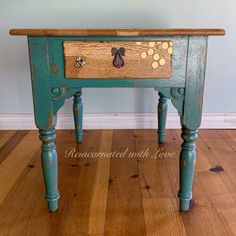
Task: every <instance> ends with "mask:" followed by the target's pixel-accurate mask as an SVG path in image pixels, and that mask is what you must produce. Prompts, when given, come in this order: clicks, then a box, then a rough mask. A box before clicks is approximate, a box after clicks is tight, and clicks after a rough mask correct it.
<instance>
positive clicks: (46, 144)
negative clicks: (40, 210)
mask: <svg viewBox="0 0 236 236" xmlns="http://www.w3.org/2000/svg"><path fill="white" fill-rule="evenodd" d="M39 133H40V136H39V137H40V140H41V141H42V152H41V162H42V169H43V177H44V184H45V189H46V193H45V198H46V200H47V203H48V209H49V210H50V211H52V212H55V211H56V210H57V208H58V199H59V192H58V162H57V152H56V145H55V142H54V141H55V138H56V133H55V129H54V128H52V129H48V130H39Z"/></svg>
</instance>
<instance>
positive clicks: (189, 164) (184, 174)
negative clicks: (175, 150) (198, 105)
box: [178, 127, 198, 211]
mask: <svg viewBox="0 0 236 236" xmlns="http://www.w3.org/2000/svg"><path fill="white" fill-rule="evenodd" d="M197 132H198V130H189V129H188V128H186V127H183V128H182V134H181V137H182V138H183V140H184V142H183V144H182V150H181V152H180V166H179V173H180V178H179V181H180V190H179V194H178V196H179V200H180V209H181V210H182V211H187V210H188V209H189V207H190V201H191V199H192V183H193V175H194V169H195V163H196V150H195V149H196V145H195V140H196V138H197Z"/></svg>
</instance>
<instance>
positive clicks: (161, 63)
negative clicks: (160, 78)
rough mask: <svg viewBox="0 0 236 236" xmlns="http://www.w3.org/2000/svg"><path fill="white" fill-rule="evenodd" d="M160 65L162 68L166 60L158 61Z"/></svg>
mask: <svg viewBox="0 0 236 236" xmlns="http://www.w3.org/2000/svg"><path fill="white" fill-rule="evenodd" d="M159 63H160V65H161V66H164V65H165V64H166V60H165V59H164V58H162V59H161V60H160V61H159Z"/></svg>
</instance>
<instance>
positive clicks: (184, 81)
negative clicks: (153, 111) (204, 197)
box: [10, 29, 225, 212]
mask: <svg viewBox="0 0 236 236" xmlns="http://www.w3.org/2000/svg"><path fill="white" fill-rule="evenodd" d="M10 34H11V35H26V36H28V45H29V58H30V65H31V78H32V88H33V100H34V113H35V123H36V126H37V127H38V129H39V133H40V139H41V141H42V155H41V158H42V167H43V175H44V182H45V188H46V195H45V196H46V200H47V202H48V208H49V210H50V211H52V212H54V211H56V210H57V208H58V199H59V192H58V162H57V152H56V145H55V138H56V133H55V127H56V120H57V119H56V118H57V112H58V110H59V108H61V107H62V105H63V104H64V101H65V99H66V98H70V97H72V96H74V104H73V111H74V120H75V133H76V140H77V141H78V142H81V141H82V135H83V130H82V110H83V106H82V101H81V94H82V92H81V90H82V88H83V87H152V88H154V89H155V90H157V91H159V95H160V99H159V104H158V138H159V142H160V143H163V142H164V137H165V124H166V113H167V99H171V101H172V103H173V105H174V106H175V108H176V109H177V110H178V113H179V116H180V120H181V125H182V135H181V137H182V139H183V144H182V150H181V153H180V190H179V194H178V196H179V199H180V210H182V211H187V210H188V209H189V207H190V201H191V199H192V182H193V175H194V168H195V162H196V151H195V148H196V145H195V140H196V138H197V136H198V128H199V126H200V122H201V114H202V101H203V88H204V79H205V69H206V56H207V40H208V36H211V35H224V34H225V32H224V30H222V29H12V30H10Z"/></svg>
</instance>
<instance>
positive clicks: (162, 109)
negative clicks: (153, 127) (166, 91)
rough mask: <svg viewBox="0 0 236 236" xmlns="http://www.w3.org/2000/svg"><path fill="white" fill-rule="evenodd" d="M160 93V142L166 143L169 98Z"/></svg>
mask: <svg viewBox="0 0 236 236" xmlns="http://www.w3.org/2000/svg"><path fill="white" fill-rule="evenodd" d="M158 95H159V97H160V98H159V102H158V109H157V110H158V142H159V143H160V144H162V143H164V140H165V128H166V117H167V98H166V97H165V96H164V95H163V94H162V93H161V92H159V93H158Z"/></svg>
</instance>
